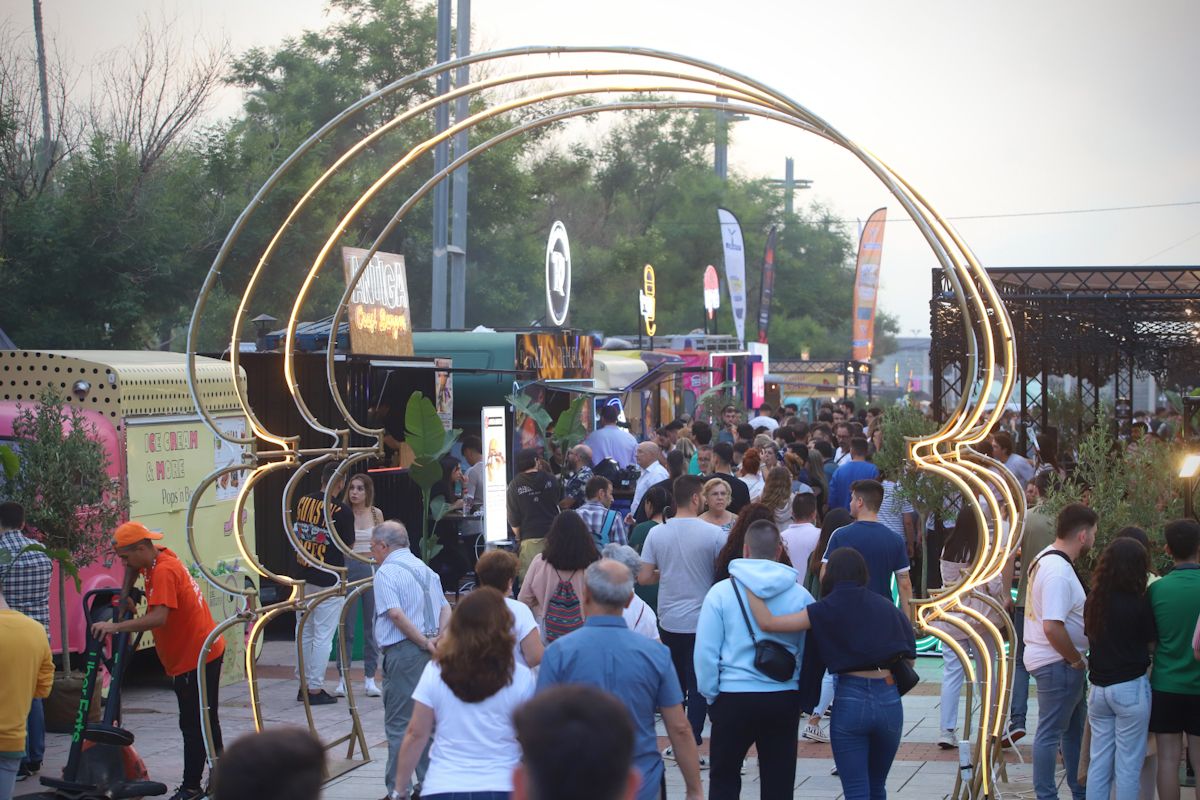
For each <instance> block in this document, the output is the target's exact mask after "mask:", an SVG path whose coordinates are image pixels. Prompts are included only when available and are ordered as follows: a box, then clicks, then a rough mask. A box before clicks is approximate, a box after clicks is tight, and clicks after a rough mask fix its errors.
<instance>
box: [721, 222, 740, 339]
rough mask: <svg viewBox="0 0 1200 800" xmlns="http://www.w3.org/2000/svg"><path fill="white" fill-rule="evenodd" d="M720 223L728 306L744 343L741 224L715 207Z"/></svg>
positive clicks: (734, 324) (738, 336) (738, 334)
mask: <svg viewBox="0 0 1200 800" xmlns="http://www.w3.org/2000/svg"><path fill="white" fill-rule="evenodd" d="M717 220H718V221H719V222H720V223H721V245H722V247H723V249H724V251H725V281H726V283H728V284H729V307H730V309H731V310H732V311H733V326H734V329H735V330H736V331H737V338H738V342H739V343H741V344H743V345H744V344H745V343H746V249H745V246H744V244H743V243H742V226H741V225H739V224H738V221H737V217H735V216H734V215H733V212H732V211H729V210H727V209H724V208H718V209H717Z"/></svg>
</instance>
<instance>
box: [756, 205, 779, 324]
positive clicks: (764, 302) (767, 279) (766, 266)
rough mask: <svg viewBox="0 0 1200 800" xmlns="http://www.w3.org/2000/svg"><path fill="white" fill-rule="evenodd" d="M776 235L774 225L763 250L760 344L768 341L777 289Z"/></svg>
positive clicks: (759, 320) (760, 295)
mask: <svg viewBox="0 0 1200 800" xmlns="http://www.w3.org/2000/svg"><path fill="white" fill-rule="evenodd" d="M775 235H776V229H775V227H774V226H772V227H771V232H770V233H769V234H767V246H766V248H765V249H764V250H763V267H762V292H761V293H760V294H759V296H758V341H759V344H766V343H767V328H768V327H769V326H770V324H771V295H772V294H773V293H774V291H775Z"/></svg>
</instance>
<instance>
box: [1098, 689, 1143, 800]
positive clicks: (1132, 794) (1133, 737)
mask: <svg viewBox="0 0 1200 800" xmlns="http://www.w3.org/2000/svg"><path fill="white" fill-rule="evenodd" d="M1088 720H1089V721H1090V722H1091V723H1092V751H1091V758H1092V760H1091V762H1090V763H1089V764H1088V773H1087V796H1088V797H1096V798H1101V800H1108V795H1109V790H1110V788H1111V787H1113V786H1114V785H1115V786H1116V790H1117V794H1116V800H1137V797H1138V791H1139V789H1140V781H1141V772H1142V761H1143V760H1145V758H1146V736H1145V733H1146V729H1147V728H1148V727H1149V725H1150V679H1149V678H1148V677H1147V676H1145V675H1143V676H1141V677H1140V678H1134V679H1133V680H1131V681H1126V682H1125V683H1115V684H1113V685H1112V686H1093V687H1092V693H1091V696H1090V697H1089V698H1088Z"/></svg>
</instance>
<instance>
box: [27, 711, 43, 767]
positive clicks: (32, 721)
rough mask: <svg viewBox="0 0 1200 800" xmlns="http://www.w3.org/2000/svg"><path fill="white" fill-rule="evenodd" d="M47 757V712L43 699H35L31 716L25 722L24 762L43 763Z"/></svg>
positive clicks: (30, 712)
mask: <svg viewBox="0 0 1200 800" xmlns="http://www.w3.org/2000/svg"><path fill="white" fill-rule="evenodd" d="M45 755H46V712H45V710H44V709H43V708H42V699H41V698H40V697H35V698H33V703H32V704H31V705H30V706H29V716H28V717H27V718H26V720H25V758H24V759H22V760H23V761H26V762H29V761H33V762H37V763H39V764H40V763H41V762H42V759H43V757H44V756H45Z"/></svg>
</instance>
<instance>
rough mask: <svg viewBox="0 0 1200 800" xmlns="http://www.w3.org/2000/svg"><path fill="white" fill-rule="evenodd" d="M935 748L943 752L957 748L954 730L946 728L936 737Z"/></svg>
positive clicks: (956, 737)
mask: <svg viewBox="0 0 1200 800" xmlns="http://www.w3.org/2000/svg"><path fill="white" fill-rule="evenodd" d="M937 746H938V747H940V748H942V749H943V750H953V749H954V748H956V747H958V736H957V732H956V731H955V729H954V728H947V729H946V730H944V731H942V735H941V736H939V737H938V740H937Z"/></svg>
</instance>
